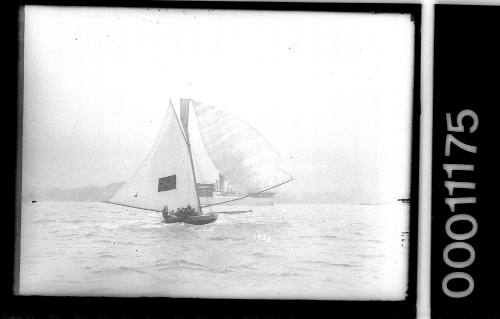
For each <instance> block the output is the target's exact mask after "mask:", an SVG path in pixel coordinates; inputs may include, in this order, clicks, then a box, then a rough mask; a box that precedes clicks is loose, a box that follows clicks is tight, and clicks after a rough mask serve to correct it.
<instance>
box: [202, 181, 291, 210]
mask: <svg viewBox="0 0 500 319" xmlns="http://www.w3.org/2000/svg"><path fill="white" fill-rule="evenodd" d="M293 180H294V178H291V179H289V180H287V181H284V182H282V183H279V184H278V185H274V186H272V187H268V188H266V189H263V190H261V191H258V192H256V193H251V194H247V195H245V196H242V197H238V198H234V199H230V200H226V201H223V202H218V203H214V204H210V205H205V206H202V207H201V208H205V207H210V206H215V205H221V204H224V203H229V202H234V201H237V200H240V199H243V198H247V197H250V196H252V195H257V194H260V193H263V192H265V191H268V190H270V189H273V188H276V187H278V186H281V185H283V184H286V183H288V182H291V181H293Z"/></svg>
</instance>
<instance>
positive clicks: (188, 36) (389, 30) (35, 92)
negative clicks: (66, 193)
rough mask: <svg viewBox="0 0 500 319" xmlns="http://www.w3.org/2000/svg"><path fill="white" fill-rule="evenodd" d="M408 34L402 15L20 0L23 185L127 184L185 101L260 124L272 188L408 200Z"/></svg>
mask: <svg viewBox="0 0 500 319" xmlns="http://www.w3.org/2000/svg"><path fill="white" fill-rule="evenodd" d="M413 36H414V25H413V23H412V22H411V20H410V16H409V15H402V14H377V15H375V14H368V13H366V14H363V13H360V14H359V13H356V14H353V13H314V12H305V13H304V12H265V11H255V12H252V11H232V10H219V11H208V10H179V9H176V10H168V9H124V8H77V7H73V8H72V7H68V8H58V7H34V6H31V7H27V8H26V10H25V35H24V41H25V43H24V115H23V116H24V119H23V185H24V186H25V187H33V186H36V187H42V188H51V187H58V188H73V187H80V186H87V185H105V184H108V183H112V182H117V181H124V180H126V179H127V178H128V177H129V176H130V175H131V174H132V173H133V171H134V169H135V168H136V167H137V166H138V165H139V164H140V162H141V161H142V160H143V159H144V157H145V156H146V154H147V152H148V151H149V148H150V147H151V145H152V144H153V142H154V139H155V138H156V134H157V132H158V130H159V127H160V124H161V120H162V118H163V116H164V113H165V110H166V107H167V106H168V101H169V99H170V98H171V99H172V101H173V102H174V104H178V100H179V97H186V98H193V99H197V100H200V101H203V102H204V103H209V104H212V105H214V106H217V107H220V108H223V109H226V110H229V111H230V112H231V113H232V114H233V115H236V116H237V117H239V118H241V119H243V120H245V121H246V122H247V123H249V124H250V125H252V126H253V127H254V128H256V129H257V130H258V131H259V132H260V133H262V135H264V136H265V137H266V138H267V140H268V141H269V142H270V143H271V144H272V145H273V146H274V147H275V148H276V149H277V151H278V152H279V153H280V154H281V156H282V157H283V158H284V159H286V163H287V165H288V167H289V169H290V172H291V173H292V175H294V176H295V178H296V179H295V181H294V182H292V183H289V184H287V185H284V186H283V187H282V188H280V190H282V191H287V192H299V193H300V192H337V193H345V194H351V195H352V196H354V197H355V198H359V199H360V201H392V200H395V199H397V198H401V197H407V196H408V191H409V171H410V165H409V164H410V133H411V132H410V128H411V109H412V105H411V104H412V87H413V82H412V72H413V49H414V47H413Z"/></svg>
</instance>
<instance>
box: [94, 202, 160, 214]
mask: <svg viewBox="0 0 500 319" xmlns="http://www.w3.org/2000/svg"><path fill="white" fill-rule="evenodd" d="M101 203H106V204H113V205H118V206H125V207H130V208H136V209H142V210H149V211H151V212H159V213H161V210H156V209H149V208H142V207H137V206H132V205H125V204H118V203H113V202H108V201H105V200H104V201H101Z"/></svg>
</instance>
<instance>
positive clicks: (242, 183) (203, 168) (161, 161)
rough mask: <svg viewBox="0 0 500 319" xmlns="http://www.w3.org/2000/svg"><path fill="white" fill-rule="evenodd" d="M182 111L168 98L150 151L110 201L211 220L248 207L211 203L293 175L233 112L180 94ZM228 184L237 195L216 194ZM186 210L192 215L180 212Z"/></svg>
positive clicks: (170, 217)
mask: <svg viewBox="0 0 500 319" xmlns="http://www.w3.org/2000/svg"><path fill="white" fill-rule="evenodd" d="M179 114H180V116H179V117H178V116H177V113H176V111H175V109H174V106H173V104H172V101H171V100H170V101H169V106H168V108H167V110H166V114H165V117H164V120H163V123H162V125H161V128H160V131H159V134H158V137H157V139H156V141H155V143H154V145H153V147H152V148H151V150H150V152H149V154H148V155H147V156H146V158H145V160H144V161H143V163H142V165H141V166H140V167H139V168H138V169H137V171H136V172H135V173H134V174H133V175H132V177H131V178H130V179H129V180H128V181H127V182H126V183H125V184H124V185H123V186H122V187H121V188H120V189H119V190H118V191H117V192H116V194H115V195H114V196H113V197H112V198H111V199H110V200H109V201H107V203H111V204H117V205H123V206H128V207H134V208H139V209H144V210H151V211H158V212H162V215H163V218H164V221H165V222H166V223H173V222H185V223H190V224H207V223H211V222H214V221H215V220H216V219H217V215H218V214H219V213H227V214H231V213H242V212H245V211H219V212H212V211H211V207H212V206H216V205H224V204H227V203H229V202H234V201H238V200H243V199H245V198H249V197H255V198H258V197H259V195H261V194H265V193H266V192H268V191H269V190H270V189H273V188H275V187H278V186H280V185H283V184H285V183H288V182H290V181H291V180H293V177H292V176H291V175H290V174H289V173H287V172H286V171H285V170H284V169H282V168H281V161H280V157H279V155H278V153H277V152H276V151H275V150H274V148H273V147H272V146H271V145H270V143H269V142H268V141H267V140H266V139H265V138H264V137H263V136H262V135H261V134H260V133H258V132H257V131H256V130H255V129H254V128H253V127H251V126H250V125H249V124H247V123H246V122H244V121H242V120H240V119H238V118H237V117H235V116H233V115H231V114H230V113H229V112H227V111H224V110H221V109H218V108H215V107H214V106H211V105H208V104H204V103H201V102H198V101H195V100H192V99H183V98H181V99H180V105H179ZM190 114H192V116H190ZM221 180H223V182H221ZM214 185H216V187H214ZM228 185H229V186H230V187H231V188H232V189H234V190H236V191H234V192H231V194H232V195H233V196H218V197H214V196H213V193H214V192H215V191H218V190H219V189H220V188H221V187H224V186H226V187H227V186H228ZM200 198H204V199H205V201H204V202H202V200H200ZM207 198H212V199H213V198H219V199H220V200H219V201H214V200H211V201H207V200H206V199H207ZM208 208H209V209H210V211H207V209H208ZM186 210H188V211H190V212H191V214H187V215H186V214H181V215H182V217H179V212H181V213H182V212H183V211H186Z"/></svg>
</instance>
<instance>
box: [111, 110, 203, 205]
mask: <svg viewBox="0 0 500 319" xmlns="http://www.w3.org/2000/svg"><path fill="white" fill-rule="evenodd" d="M109 202H110V203H114V204H120V205H125V206H131V207H136V208H142V209H149V210H157V211H160V210H162V209H163V207H164V206H165V205H168V209H169V210H172V209H173V210H176V209H177V208H182V207H186V206H187V205H190V206H191V207H193V208H194V209H196V210H197V211H198V212H201V207H200V203H199V198H198V195H197V191H196V179H195V176H194V170H193V165H192V161H191V156H190V150H189V147H188V144H187V142H186V139H185V136H184V133H183V131H182V129H181V124H180V123H179V119H178V118H177V115H176V113H175V110H174V107H173V105H172V101H170V103H169V107H168V109H167V113H166V115H165V119H164V120H163V124H162V127H161V129H160V133H159V135H158V137H157V139H156V142H155V144H154V146H153V148H152V149H151V151H150V153H149V154H148V156H147V157H146V159H145V160H144V162H143V163H142V165H141V166H140V167H139V169H138V170H137V171H136V172H135V174H134V175H133V176H132V178H130V179H129V180H128V181H127V182H126V183H125V184H124V185H123V186H122V188H120V190H118V192H117V193H116V194H115V195H114V196H113V197H112V198H111V199H110V200H109Z"/></svg>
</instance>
